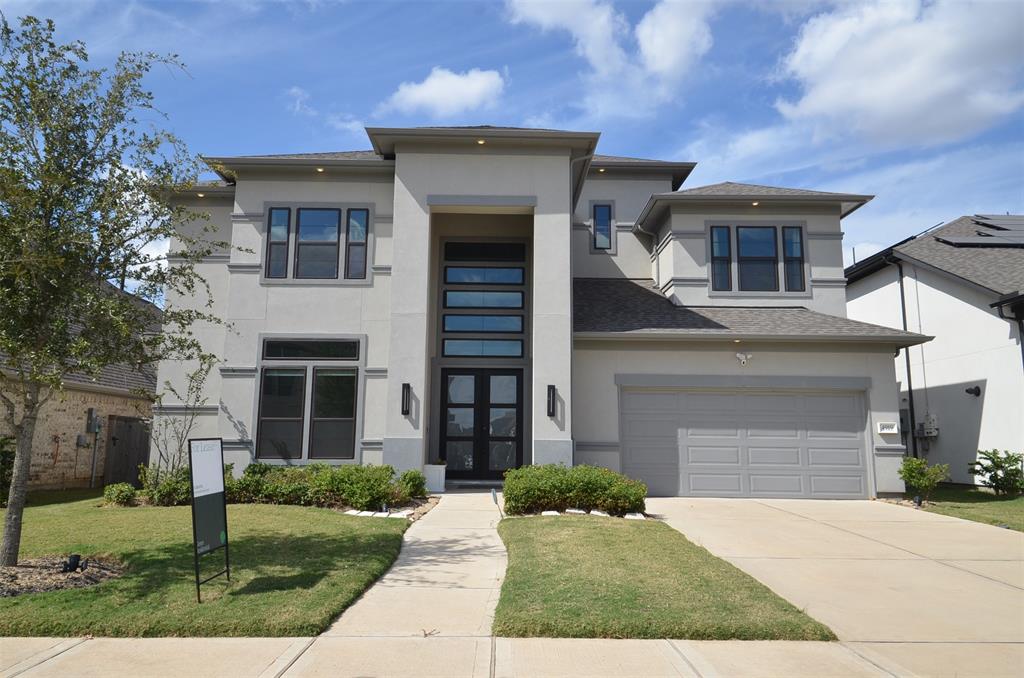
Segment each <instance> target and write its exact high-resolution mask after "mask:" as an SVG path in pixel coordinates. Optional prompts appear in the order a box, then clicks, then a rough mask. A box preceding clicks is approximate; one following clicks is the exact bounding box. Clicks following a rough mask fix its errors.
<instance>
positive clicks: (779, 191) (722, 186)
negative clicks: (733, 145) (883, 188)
mask: <svg viewBox="0 0 1024 678" xmlns="http://www.w3.org/2000/svg"><path fill="white" fill-rule="evenodd" d="M676 194H677V195H699V196H705V195H706V196H722V197H737V198H764V197H769V196H771V197H780V198H782V197H785V198H788V197H795V198H810V197H819V198H835V199H836V200H845V199H848V198H849V197H850V196H849V194H847V193H829V192H827V191H810V190H807V189H806V188H783V187H780V186H760V185H758V184H739V183H736V182H735V181H723V182H722V183H719V184H709V185H708V186H696V187H694V188H687V189H683V190H681V191H677V192H676ZM859 197H863V198H869V197H870V196H859Z"/></svg>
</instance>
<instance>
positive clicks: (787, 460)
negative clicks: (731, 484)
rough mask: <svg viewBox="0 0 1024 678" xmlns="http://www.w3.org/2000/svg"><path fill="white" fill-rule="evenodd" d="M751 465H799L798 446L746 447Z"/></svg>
mask: <svg viewBox="0 0 1024 678" xmlns="http://www.w3.org/2000/svg"><path fill="white" fill-rule="evenodd" d="M747 457H748V461H749V462H750V465H751V466H800V448H799V447H754V446H751V447H748V448H747Z"/></svg>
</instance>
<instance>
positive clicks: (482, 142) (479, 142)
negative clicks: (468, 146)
mask: <svg viewBox="0 0 1024 678" xmlns="http://www.w3.org/2000/svg"><path fill="white" fill-rule="evenodd" d="M476 142H477V143H478V144H480V145H481V146H483V145H484V144H486V143H487V141H485V140H484V139H477V140H476Z"/></svg>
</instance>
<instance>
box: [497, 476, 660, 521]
mask: <svg viewBox="0 0 1024 678" xmlns="http://www.w3.org/2000/svg"><path fill="white" fill-rule="evenodd" d="M502 491H503V493H504V496H505V511H506V512H507V513H509V514H510V515H520V514H525V513H540V512H541V511H564V510H565V509H570V508H572V509H580V510H584V511H590V510H594V509H597V510H599V511H605V512H606V513H610V514H613V515H623V514H625V513H638V512H642V511H643V510H644V508H645V506H644V499H645V498H646V497H647V486H646V485H645V484H644V483H642V482H640V481H639V480H633V479H632V478H627V477H626V476H624V475H622V474H621V473H616V472H615V471H612V470H609V469H606V468H601V467H598V466H586V465H583V466H573V467H566V466H562V465H561V464H545V465H540V466H524V467H522V468H517V469H510V470H508V471H506V472H505V485H504V488H503V490H502Z"/></svg>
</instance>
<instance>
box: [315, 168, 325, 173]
mask: <svg viewBox="0 0 1024 678" xmlns="http://www.w3.org/2000/svg"><path fill="white" fill-rule="evenodd" d="M316 171H317V172H323V171H324V168H323V167H317V168H316Z"/></svg>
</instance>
